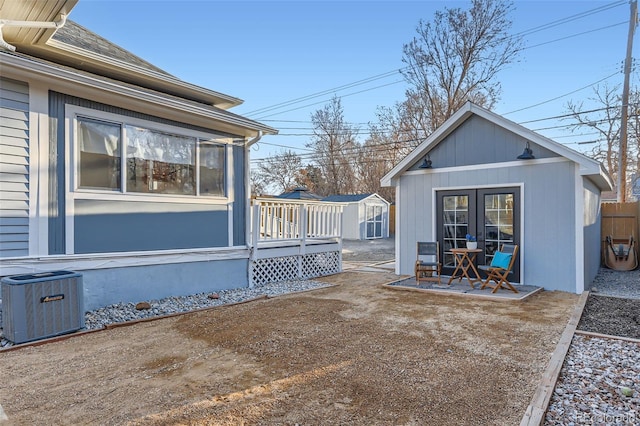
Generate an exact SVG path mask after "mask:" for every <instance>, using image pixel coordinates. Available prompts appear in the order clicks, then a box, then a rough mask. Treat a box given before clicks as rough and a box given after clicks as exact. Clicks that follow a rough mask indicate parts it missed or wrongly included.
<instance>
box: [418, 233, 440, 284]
mask: <svg viewBox="0 0 640 426" xmlns="http://www.w3.org/2000/svg"><path fill="white" fill-rule="evenodd" d="M417 249H418V253H417V258H416V266H415V273H416V281H417V282H418V284H419V283H420V281H435V282H438V283H439V284H442V282H441V280H440V275H441V274H442V263H441V262H440V245H439V244H438V242H433V243H432V242H420V241H418V244H417ZM434 274H435V276H434Z"/></svg>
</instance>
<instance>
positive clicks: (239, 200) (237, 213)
mask: <svg viewBox="0 0 640 426" xmlns="http://www.w3.org/2000/svg"><path fill="white" fill-rule="evenodd" d="M245 155H246V154H245V152H244V147H241V146H234V147H233V176H234V180H233V190H234V193H235V195H234V199H235V201H234V203H233V245H234V246H243V245H245V244H246V243H247V240H246V232H245V229H246V212H247V210H246V206H245V204H246V202H245V200H246V199H247V192H246V189H245V188H246V185H245V175H244V167H245V164H244V163H245Z"/></svg>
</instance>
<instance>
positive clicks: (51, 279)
mask: <svg viewBox="0 0 640 426" xmlns="http://www.w3.org/2000/svg"><path fill="white" fill-rule="evenodd" d="M0 285H1V287H2V293H1V294H2V328H3V334H4V337H5V339H7V340H10V341H12V342H13V343H16V344H17V343H24V342H29V341H32V340H38V339H44V338H47V337H54V336H58V335H61V334H66V333H71V332H74V331H77V330H80V329H81V328H84V294H83V287H82V275H81V274H79V273H77V272H72V271H53V272H43V273H38V274H29V275H15V276H11V277H5V278H3V279H2V280H1V281H0Z"/></svg>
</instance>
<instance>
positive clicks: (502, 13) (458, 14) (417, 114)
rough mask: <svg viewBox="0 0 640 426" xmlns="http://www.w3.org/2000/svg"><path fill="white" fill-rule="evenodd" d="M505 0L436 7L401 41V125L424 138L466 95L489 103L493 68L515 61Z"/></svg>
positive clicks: (495, 87) (515, 42)
mask: <svg viewBox="0 0 640 426" xmlns="http://www.w3.org/2000/svg"><path fill="white" fill-rule="evenodd" d="M512 9H513V4H512V3H511V2H504V1H500V0H471V8H470V9H469V10H468V11H464V10H462V9H460V8H454V9H449V8H446V7H445V9H444V11H437V12H436V13H435V15H434V18H433V21H432V22H424V21H422V20H421V21H420V23H419V25H418V27H417V29H416V32H417V36H416V37H414V39H413V40H412V41H411V42H410V43H408V44H405V45H404V48H403V62H404V63H406V64H407V67H405V68H404V69H403V70H402V74H403V76H404V77H405V79H406V80H407V82H408V83H409V84H410V85H411V87H410V88H409V89H408V90H407V92H406V100H405V102H404V103H403V104H402V106H401V111H400V112H401V114H400V115H401V117H403V121H404V122H403V131H406V132H411V133H412V136H411V137H412V139H424V138H426V137H427V136H428V135H430V134H431V133H432V132H433V131H434V130H435V129H436V128H437V127H438V126H440V125H441V124H442V123H443V122H444V121H445V120H446V119H447V118H449V117H451V115H453V113H454V112H455V111H456V110H458V109H459V108H460V107H461V106H462V105H463V104H464V103H465V102H466V101H472V102H474V103H476V104H478V105H480V106H482V107H485V108H487V109H491V108H492V107H493V106H494V105H495V103H496V101H497V100H498V99H499V95H500V92H501V87H500V83H499V82H498V81H497V80H496V76H497V74H498V73H499V72H500V71H501V70H503V69H504V68H505V67H506V66H507V65H508V64H510V63H513V62H515V61H517V57H518V51H519V50H520V49H521V38H519V37H514V36H510V35H509V34H508V31H509V29H510V28H511V21H510V20H509V18H508V15H509V13H510V12H511V11H512Z"/></svg>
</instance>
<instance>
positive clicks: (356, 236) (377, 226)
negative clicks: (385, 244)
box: [322, 193, 389, 240]
mask: <svg viewBox="0 0 640 426" xmlns="http://www.w3.org/2000/svg"><path fill="white" fill-rule="evenodd" d="M322 201H328V202H333V203H345V204H346V205H345V207H344V213H343V221H344V223H343V226H342V238H346V239H348V240H370V239H375V238H389V202H388V201H387V200H385V199H384V198H382V197H381V196H379V195H378V194H375V193H374V194H344V195H329V196H328V197H325V198H323V199H322Z"/></svg>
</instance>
